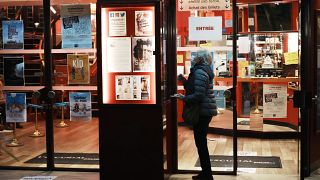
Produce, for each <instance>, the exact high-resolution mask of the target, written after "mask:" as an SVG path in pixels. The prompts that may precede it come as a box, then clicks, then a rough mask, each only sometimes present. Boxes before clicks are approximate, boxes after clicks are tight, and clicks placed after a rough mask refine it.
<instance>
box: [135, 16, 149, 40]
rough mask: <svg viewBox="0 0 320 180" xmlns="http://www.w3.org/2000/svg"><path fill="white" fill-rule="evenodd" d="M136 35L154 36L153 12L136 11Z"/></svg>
mask: <svg viewBox="0 0 320 180" xmlns="http://www.w3.org/2000/svg"><path fill="white" fill-rule="evenodd" d="M135 35H136V36H152V35H153V12H152V11H136V12H135Z"/></svg>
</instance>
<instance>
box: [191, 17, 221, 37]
mask: <svg viewBox="0 0 320 180" xmlns="http://www.w3.org/2000/svg"><path fill="white" fill-rule="evenodd" d="M189 40H190V41H202V40H203V41H205V40H208V41H209V40H211V41H221V40H222V17H221V16H217V17H189Z"/></svg>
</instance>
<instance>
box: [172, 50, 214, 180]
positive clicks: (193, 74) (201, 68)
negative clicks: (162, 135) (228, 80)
mask: <svg viewBox="0 0 320 180" xmlns="http://www.w3.org/2000/svg"><path fill="white" fill-rule="evenodd" d="M213 77H214V75H213V71H212V57H211V55H210V53H209V52H208V51H206V50H200V51H198V52H197V55H196V57H195V58H194V59H193V60H191V68H190V74H189V77H188V80H186V79H185V78H184V76H183V75H181V74H180V75H179V76H178V79H179V80H180V81H182V83H183V85H184V88H185V90H186V95H185V96H183V95H182V96H179V97H178V98H179V99H182V100H183V101H184V102H185V103H186V104H187V105H188V106H192V105H195V104H197V103H198V104H199V105H200V114H199V121H198V122H197V123H196V124H193V133H194V140H195V143H196V146H197V149H198V155H199V158H200V164H201V169H202V171H201V172H200V173H199V174H198V175H196V176H192V179H194V180H196V179H198V180H212V179H213V177H212V173H211V163H210V157H209V152H208V145H207V130H208V126H209V123H210V121H211V119H212V117H213V116H216V115H217V106H216V101H215V99H214V92H213Z"/></svg>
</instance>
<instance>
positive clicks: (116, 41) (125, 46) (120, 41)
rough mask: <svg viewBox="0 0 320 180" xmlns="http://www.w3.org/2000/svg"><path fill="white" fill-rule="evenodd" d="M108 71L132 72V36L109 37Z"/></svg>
mask: <svg viewBox="0 0 320 180" xmlns="http://www.w3.org/2000/svg"><path fill="white" fill-rule="evenodd" d="M106 41H107V53H106V54H107V72H131V38H130V37H114V38H107V40H106Z"/></svg>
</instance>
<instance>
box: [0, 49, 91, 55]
mask: <svg viewBox="0 0 320 180" xmlns="http://www.w3.org/2000/svg"><path fill="white" fill-rule="evenodd" d="M51 52H52V54H67V53H70V54H72V53H96V52H97V49H52V51H51ZM43 53H44V50H43V49H2V50H0V54H43Z"/></svg>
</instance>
